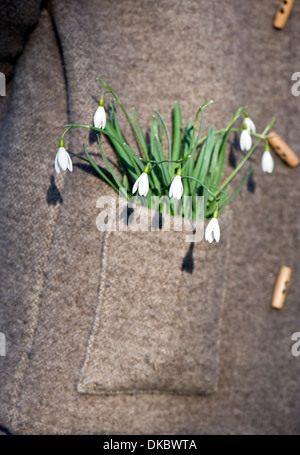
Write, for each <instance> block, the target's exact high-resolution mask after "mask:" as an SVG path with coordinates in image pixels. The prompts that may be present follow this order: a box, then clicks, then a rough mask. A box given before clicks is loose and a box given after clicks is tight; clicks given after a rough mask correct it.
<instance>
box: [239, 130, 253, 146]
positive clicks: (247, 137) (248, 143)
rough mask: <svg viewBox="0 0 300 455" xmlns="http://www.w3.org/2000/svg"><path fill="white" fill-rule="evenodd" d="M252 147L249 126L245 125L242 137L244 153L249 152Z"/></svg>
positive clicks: (241, 144)
mask: <svg viewBox="0 0 300 455" xmlns="http://www.w3.org/2000/svg"><path fill="white" fill-rule="evenodd" d="M251 145H252V139H251V136H250V132H249V130H248V129H247V125H245V124H244V126H243V131H242V132H241V136H240V147H241V150H242V151H244V150H246V151H247V152H248V150H250V149H251Z"/></svg>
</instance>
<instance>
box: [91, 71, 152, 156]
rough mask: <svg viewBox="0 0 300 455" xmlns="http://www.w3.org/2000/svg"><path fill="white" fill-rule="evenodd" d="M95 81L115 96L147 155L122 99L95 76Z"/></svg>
mask: <svg viewBox="0 0 300 455" xmlns="http://www.w3.org/2000/svg"><path fill="white" fill-rule="evenodd" d="M97 81H98V82H100V84H101V85H103V87H105V88H106V89H107V91H108V92H109V93H111V94H112V96H113V97H114V98H115V100H116V101H117V103H118V104H119V106H120V108H121V109H122V111H123V112H124V114H125V117H126V118H127V120H128V122H129V124H130V126H131V128H132V129H133V131H134V133H135V135H136V137H137V139H138V141H139V144H140V146H141V147H142V150H143V152H144V153H145V156H147V154H148V151H147V150H145V144H144V143H143V141H142V140H141V138H140V135H139V132H138V130H137V129H136V127H135V125H134V123H133V121H132V120H131V118H130V117H129V115H128V113H127V111H126V109H125V107H124V105H123V103H122V101H121V100H120V99H119V97H118V96H117V94H116V93H115V92H114V91H113V89H112V88H111V87H110V86H109V85H107V83H106V82H104V81H103V80H102V79H100V78H97Z"/></svg>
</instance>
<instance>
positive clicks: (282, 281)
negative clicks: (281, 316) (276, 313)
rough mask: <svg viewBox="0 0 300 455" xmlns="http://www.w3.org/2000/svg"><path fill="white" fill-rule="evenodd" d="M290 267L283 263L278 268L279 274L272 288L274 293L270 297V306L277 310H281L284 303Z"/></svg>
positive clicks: (289, 277) (289, 279) (290, 271)
mask: <svg viewBox="0 0 300 455" xmlns="http://www.w3.org/2000/svg"><path fill="white" fill-rule="evenodd" d="M291 275H292V269H291V268H290V267H287V266H286V265H283V266H282V267H281V269H280V272H279V275H278V277H277V281H276V284H275V288H274V294H273V298H272V307H273V308H276V309H277V310H281V308H282V307H283V305H284V302H285V299H286V296H287V289H288V285H289V283H290V281H291Z"/></svg>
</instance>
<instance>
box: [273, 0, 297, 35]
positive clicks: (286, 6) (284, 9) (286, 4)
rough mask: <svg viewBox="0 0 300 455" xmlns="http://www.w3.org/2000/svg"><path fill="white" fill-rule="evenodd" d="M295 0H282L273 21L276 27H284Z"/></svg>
mask: <svg viewBox="0 0 300 455" xmlns="http://www.w3.org/2000/svg"><path fill="white" fill-rule="evenodd" d="M294 1H295V0H281V2H280V4H279V6H278V10H277V13H276V16H275V19H274V22H273V25H274V27H275V28H278V29H282V28H283V27H284V26H285V24H286V22H287V20H288V18H289V15H290V14H291V11H292V8H293V5H294Z"/></svg>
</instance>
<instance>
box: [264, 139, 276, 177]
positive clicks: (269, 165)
mask: <svg viewBox="0 0 300 455" xmlns="http://www.w3.org/2000/svg"><path fill="white" fill-rule="evenodd" d="M261 167H262V170H263V171H264V172H268V173H269V174H271V173H272V172H273V169H274V160H273V157H272V155H271V152H270V149H269V144H268V142H266V147H265V151H264V153H263V155H262V158H261Z"/></svg>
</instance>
